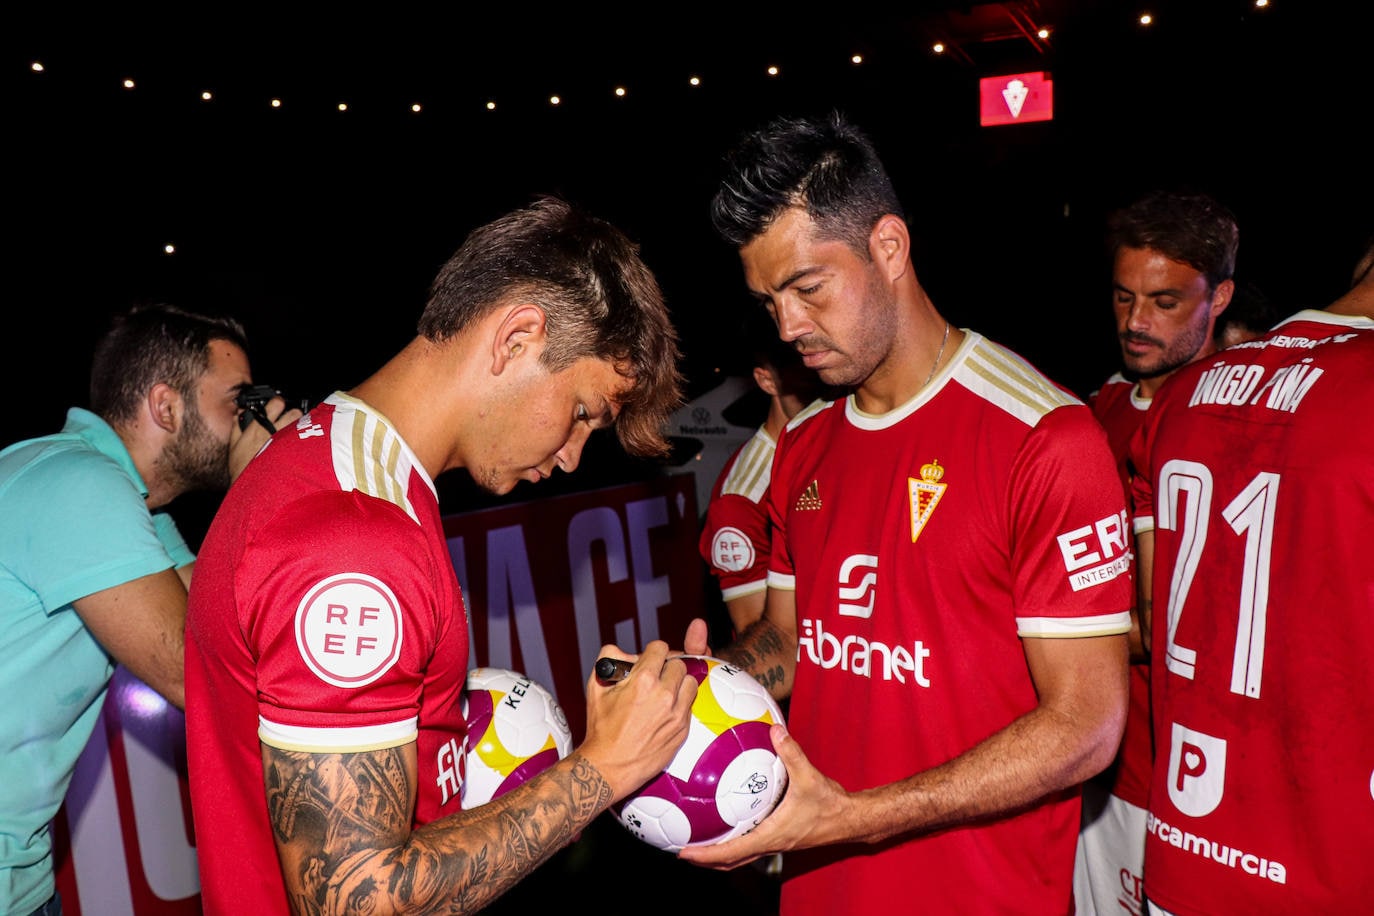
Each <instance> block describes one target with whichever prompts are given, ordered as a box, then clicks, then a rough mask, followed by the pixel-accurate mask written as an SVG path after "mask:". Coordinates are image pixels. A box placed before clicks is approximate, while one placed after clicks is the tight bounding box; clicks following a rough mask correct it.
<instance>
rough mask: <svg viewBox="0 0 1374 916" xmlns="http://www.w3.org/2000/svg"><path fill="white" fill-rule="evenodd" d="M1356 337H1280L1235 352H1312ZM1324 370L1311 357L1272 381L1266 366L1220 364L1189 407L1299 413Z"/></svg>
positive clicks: (1244, 345)
mask: <svg viewBox="0 0 1374 916" xmlns="http://www.w3.org/2000/svg"><path fill="white" fill-rule="evenodd" d="M1354 336H1355V335H1353V334H1333V335H1331V336H1330V337H1323V338H1320V339H1317V340H1314V339H1312V338H1310V337H1295V336H1291V335H1279V336H1276V337H1271V338H1268V339H1266V340H1257V341H1248V342H1246V343H1242V344H1237V345H1236V347H1235V349H1245V348H1248V349H1255V348H1257V347H1266V348H1267V347H1283V348H1285V349H1304V350H1311V349H1313V348H1315V347H1318V346H1320V345H1322V344H1327V343H1342V342H1344V341H1346V340H1350V339H1351V338H1353V337H1354ZM1321 377H1322V370H1321V369H1319V368H1317V367H1316V366H1315V365H1313V359H1312V358H1311V357H1308V358H1307V359H1304V360H1302V361H1301V362H1298V363H1295V364H1293V365H1290V366H1280V367H1279V368H1277V369H1274V370H1273V371H1272V372H1271V373H1270V375H1269V377H1268V378H1266V377H1265V368H1264V367H1263V366H1255V365H1244V364H1232V365H1228V364H1226V363H1224V362H1219V363H1217V364H1216V365H1214V366H1212V368H1210V369H1208V370H1207V371H1205V372H1203V373H1202V375H1200V376H1198V380H1197V386H1196V387H1195V388H1194V389H1193V396H1192V397H1191V398H1190V399H1189V400H1188V406H1189V407H1195V406H1197V405H1199V404H1220V405H1223V406H1225V405H1228V404H1231V405H1235V406H1237V407H1241V406H1246V405H1248V406H1251V407H1253V406H1255V405H1257V404H1260V403H1261V402H1262V403H1263V406H1265V407H1267V408H1269V409H1270V410H1285V411H1287V412H1289V413H1295V412H1297V409H1298V405H1299V404H1301V403H1302V399H1303V398H1304V397H1305V396H1306V395H1307V392H1309V391H1311V390H1312V386H1313V385H1315V384H1316V383H1317V379H1319V378H1321Z"/></svg>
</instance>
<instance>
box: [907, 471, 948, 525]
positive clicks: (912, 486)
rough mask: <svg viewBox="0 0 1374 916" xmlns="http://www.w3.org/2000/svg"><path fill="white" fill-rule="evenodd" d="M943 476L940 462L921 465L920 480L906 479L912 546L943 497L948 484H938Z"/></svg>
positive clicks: (943, 472)
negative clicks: (909, 504) (909, 499)
mask: <svg viewBox="0 0 1374 916" xmlns="http://www.w3.org/2000/svg"><path fill="white" fill-rule="evenodd" d="M944 476H945V469H944V468H942V467H940V462H939V461H931V462H930V464H923V465H921V479H920V480H917V479H916V478H915V477H908V478H907V479H906V484H907V492H908V494H909V495H910V497H911V543H913V544H915V543H916V539H917V538H918V537H920V536H921V530H922V529H923V528H925V526H926V522H928V521H929V520H930V516H931V515H932V514H933V513H934V512H935V507H936V505H938V504H939V502H940V497H942V496H944V495H945V487H947V486H949V484H947V483H940V478H941V477H944Z"/></svg>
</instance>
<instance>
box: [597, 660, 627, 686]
mask: <svg viewBox="0 0 1374 916" xmlns="http://www.w3.org/2000/svg"><path fill="white" fill-rule="evenodd" d="M634 664H635V663H634V662H627V661H625V660H624V659H620V658H611V657H609V656H606V657H603V658H598V659H597V660H596V676H597V677H599V678H600V679H601V680H603V681H605V682H606V683H608V684H614V683H616V682H617V681H623V680H625V678H626V677H627V676H628V675H629V673H630V669H631V668H633V667H634Z"/></svg>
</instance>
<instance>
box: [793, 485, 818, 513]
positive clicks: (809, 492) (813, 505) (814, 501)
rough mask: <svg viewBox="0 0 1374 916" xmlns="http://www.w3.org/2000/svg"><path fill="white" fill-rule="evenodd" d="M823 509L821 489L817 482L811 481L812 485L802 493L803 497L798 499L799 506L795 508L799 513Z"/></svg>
mask: <svg viewBox="0 0 1374 916" xmlns="http://www.w3.org/2000/svg"><path fill="white" fill-rule="evenodd" d="M820 507H821V488H820V485H819V484H818V483H817V482H816V481H814V480H813V481H811V485H810V486H808V487H807V488H806V489H805V490H803V491H802V495H801V496H798V497H797V505H796V506H795V507H794V508H796V509H797V510H798V511H801V512H804V511H806V510H808V509H819V508H820Z"/></svg>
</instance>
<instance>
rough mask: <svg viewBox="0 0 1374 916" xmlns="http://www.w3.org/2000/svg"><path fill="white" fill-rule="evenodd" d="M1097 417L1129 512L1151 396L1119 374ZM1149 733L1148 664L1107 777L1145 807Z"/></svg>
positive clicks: (1138, 667)
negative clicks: (1136, 442)
mask: <svg viewBox="0 0 1374 916" xmlns="http://www.w3.org/2000/svg"><path fill="white" fill-rule="evenodd" d="M1088 403H1089V406H1091V407H1092V410H1093V416H1095V417H1097V419H1098V422H1099V423H1101V424H1102V428H1103V429H1105V430H1106V431H1107V443H1108V444H1109V445H1110V446H1111V449H1112V456H1113V457H1114V458H1115V459H1116V469H1117V473H1118V474H1120V475H1121V486H1122V492H1123V493H1124V494H1125V495H1126V496H1127V508H1128V510H1129V508H1130V500H1129V496H1130V493H1131V475H1132V470H1131V465H1130V461H1129V457H1130V455H1129V453H1130V447H1131V438H1132V437H1133V436H1134V435H1135V431H1136V430H1137V429H1139V428H1140V424H1141V423H1143V422H1144V421H1145V411H1146V410H1147V409H1149V406H1150V400H1149V398H1141V397H1140V396H1139V394H1138V392H1137V386H1136V384H1135V383H1134V382H1129V381H1127V380H1126V379H1125V377H1123V376H1122V375H1121V374H1120V373H1117V374H1116V375H1113V376H1112V377H1111V378H1109V379H1108V380H1107V382H1106V384H1104V385H1103V386H1102V387H1101V388H1100V389H1099V390H1098V391H1097V392H1096V393H1095V394H1094V395H1093V396H1092V398H1091V399H1090V400H1089V402H1088ZM1151 741H1152V735H1151V733H1150V666H1149V663H1148V662H1137V663H1135V664H1132V665H1131V705H1130V707H1129V709H1128V711H1127V713H1126V731H1125V734H1123V735H1122V738H1121V749H1120V750H1119V751H1118V752H1117V755H1116V760H1114V761H1113V762H1112V765H1111V766H1110V767H1108V768H1107V770H1106V771H1105V772H1103V774H1102V776H1101V777H1100V778H1102V779H1103V780H1106V785H1107V786H1108V787H1109V788H1110V789H1111V792H1112V794H1113V795H1115V796H1117V797H1118V798H1124V799H1125V800H1126V801H1128V802H1130V803H1131V804H1133V805H1135V806H1136V807H1137V808H1144V807H1145V806H1146V804H1147V803H1148V802H1149V798H1150V768H1151V765H1152V763H1153V760H1154V751H1153V746H1152V743H1151Z"/></svg>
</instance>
